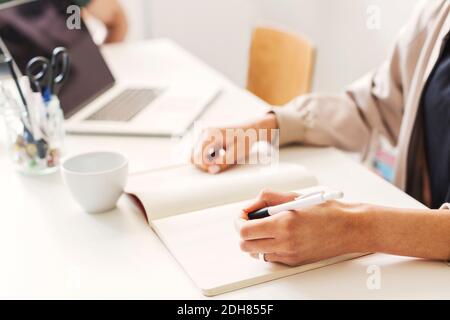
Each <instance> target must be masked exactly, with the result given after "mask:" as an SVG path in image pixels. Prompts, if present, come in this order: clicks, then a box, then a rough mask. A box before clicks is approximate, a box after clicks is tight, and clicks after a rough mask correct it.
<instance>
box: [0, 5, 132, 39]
mask: <svg viewBox="0 0 450 320" xmlns="http://www.w3.org/2000/svg"><path fill="white" fill-rule="evenodd" d="M54 1H57V0H54ZM7 2H11V0H0V4H3V3H7ZM73 3H74V4H76V5H79V6H80V7H82V8H83V9H82V15H83V17H84V18H89V17H94V18H95V19H97V20H98V21H100V22H101V23H102V24H103V25H104V26H105V28H106V38H105V40H104V42H105V43H115V42H121V41H123V40H124V39H125V37H126V35H127V31H128V22H127V17H126V15H125V12H124V10H123V8H122V6H121V5H120V3H119V1H118V0H74V1H73Z"/></svg>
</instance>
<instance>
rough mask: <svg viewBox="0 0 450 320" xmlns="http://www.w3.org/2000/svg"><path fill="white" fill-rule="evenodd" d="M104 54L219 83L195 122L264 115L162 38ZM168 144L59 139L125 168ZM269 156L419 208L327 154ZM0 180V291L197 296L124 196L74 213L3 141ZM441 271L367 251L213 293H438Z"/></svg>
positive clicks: (134, 72)
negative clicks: (141, 57)
mask: <svg viewBox="0 0 450 320" xmlns="http://www.w3.org/2000/svg"><path fill="white" fill-rule="evenodd" d="M136 46H137V47H136ZM136 50H145V51H146V53H147V57H148V59H149V60H150V61H152V63H151V65H152V68H148V70H142V69H141V68H139V61H136V60H134V61H133V60H131V61H133V62H132V63H130V60H127V59H123V58H124V57H125V56H132V55H133V52H136ZM104 53H105V55H106V57H107V60H108V61H109V62H110V64H111V67H112V68H113V70H114V73H115V74H116V75H120V74H122V75H126V78H127V79H130V78H133V77H134V78H136V77H139V75H140V74H142V73H143V72H147V73H150V74H151V76H152V77H154V79H155V82H156V83H157V82H158V81H160V80H164V81H166V82H167V83H173V82H177V81H184V80H189V79H190V78H191V77H199V78H202V79H209V80H211V81H219V82H220V83H222V85H223V88H224V92H223V93H222V95H221V96H220V97H219V99H218V100H217V101H216V102H215V103H214V105H213V106H212V107H211V108H210V109H209V110H208V112H207V113H206V114H205V116H204V118H203V119H204V120H205V121H206V122H207V123H211V124H214V123H220V122H222V121H224V120H227V122H235V121H236V120H238V119H237V118H236V115H242V114H245V115H247V116H255V115H256V114H258V113H262V112H264V107H263V104H262V103H261V102H260V101H259V100H258V99H256V98H254V97H252V96H251V95H249V94H247V93H246V92H245V91H243V90H241V89H238V88H237V87H235V86H234V85H232V84H231V83H230V82H229V81H228V80H226V79H225V78H224V77H223V76H221V75H220V74H219V73H217V72H216V71H214V70H212V69H211V68H209V67H208V66H206V65H205V64H203V63H202V62H201V61H199V60H198V59H197V58H195V57H193V56H192V55H190V54H189V53H187V52H186V51H185V50H183V49H181V48H180V47H178V46H177V45H175V44H173V43H172V42H170V41H168V40H151V41H147V42H143V43H140V44H137V45H136V44H135V45H134V47H133V46H128V45H117V46H112V47H108V48H105V49H104ZM237 111H239V113H238V112H237ZM174 143H175V142H174V141H172V140H170V139H155V138H131V137H128V138H126V137H80V136H78V137H76V136H69V137H68V139H67V147H68V151H69V153H78V152H83V151H91V150H98V149H103V150H106V149H108V150H117V151H120V152H123V153H125V154H126V155H127V156H128V157H129V158H130V160H131V170H132V171H137V170H139V171H140V170H144V169H149V168H152V167H160V166H164V165H168V164H170V163H171V162H172V160H171V159H172V153H173V152H172V149H173V146H174ZM281 159H282V160H283V161H291V162H297V163H300V164H302V165H304V166H306V167H307V168H308V169H309V170H311V171H312V172H314V173H315V174H316V175H317V177H318V179H319V181H320V183H321V184H324V185H330V186H333V187H337V188H340V189H342V190H343V191H344V192H346V194H347V195H348V196H350V197H352V198H353V199H355V200H357V201H362V202H375V203H380V204H386V205H392V206H409V207H415V206H419V205H418V204H417V203H416V202H415V201H414V200H412V199H411V198H409V197H408V196H407V195H405V194H404V193H403V192H401V191H399V190H398V189H396V188H394V187H393V186H391V185H389V184H388V183H386V182H384V181H383V180H382V179H380V178H378V177H377V176H375V175H374V174H372V173H370V172H369V171H367V170H366V169H365V168H364V167H362V166H360V165H359V164H358V163H356V162H355V161H353V160H351V159H350V158H348V157H347V156H346V155H344V154H342V153H340V152H338V151H336V150H333V149H314V148H301V147H291V148H288V149H285V150H284V151H283V152H282V154H281ZM0 176H1V177H2V179H1V180H0V194H1V197H0V199H1V206H0V208H1V209H0V254H1V258H0V298H63V299H64V298H87V299H90V298H125V299H128V298H134V299H202V298H204V297H203V296H202V295H201V293H200V291H199V290H198V289H197V288H196V287H195V286H194V285H193V283H192V282H191V280H190V279H189V278H188V277H187V276H186V274H185V273H184V272H183V270H182V269H181V268H180V267H179V266H178V264H177V263H176V262H175V260H174V259H173V258H172V257H171V255H170V254H169V253H168V251H167V250H166V249H165V248H164V246H163V245H162V244H161V242H160V241H159V240H158V238H157V237H156V236H155V234H154V233H153V232H152V231H151V229H150V228H149V227H148V225H147V224H146V222H145V220H144V218H143V217H142V215H140V214H139V213H138V212H136V211H135V209H133V208H132V207H131V206H129V205H128V202H127V201H126V199H122V200H121V201H120V203H119V207H118V209H116V210H115V211H113V212H109V213H105V214H97V215H91V214H86V213H84V212H83V211H82V210H81V209H80V208H79V207H78V205H77V204H76V203H75V202H74V201H73V200H72V198H71V197H70V195H69V193H68V191H67V190H66V189H65V188H64V186H63V184H62V182H61V179H60V177H59V175H58V174H55V175H53V176H48V177H42V178H32V177H25V176H22V175H20V174H17V173H15V172H14V171H13V169H12V167H11V164H10V163H9V159H8V158H7V155H6V154H5V148H4V147H3V146H2V147H1V148H0ZM152 187H154V186H151V185H150V186H149V188H152ZM231 263H232V262H231ZM373 264H375V265H378V266H379V267H380V268H381V289H380V290H369V289H368V288H367V286H366V281H367V279H368V274H367V273H366V271H367V267H368V266H370V265H373ZM449 274H450V268H449V267H448V266H446V265H445V264H444V263H442V262H430V261H423V260H417V259H411V258H403V257H396V256H389V255H384V254H375V255H371V256H367V257H364V258H360V259H357V260H353V261H349V262H344V263H340V264H337V265H334V266H330V267H326V268H322V269H319V270H314V271H310V272H307V273H303V274H299V275H295V276H291V277H288V278H284V279H281V280H277V281H273V282H269V283H265V284H261V285H258V286H254V287H251V288H247V289H243V290H239V291H236V292H233V293H229V294H225V295H221V296H218V297H217V298H223V299H317V298H327V299H328V298H331V299H341V298H342V299H347V298H354V299H366V298H367V299H372V298H382V299H390V298H450V276H449Z"/></svg>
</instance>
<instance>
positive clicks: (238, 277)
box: [152, 201, 361, 296]
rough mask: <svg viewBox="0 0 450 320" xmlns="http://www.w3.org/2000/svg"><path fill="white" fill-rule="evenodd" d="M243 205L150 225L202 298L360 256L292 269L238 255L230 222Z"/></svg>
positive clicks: (238, 251) (213, 209)
mask: <svg viewBox="0 0 450 320" xmlns="http://www.w3.org/2000/svg"><path fill="white" fill-rule="evenodd" d="M246 203H248V201H246V202H239V203H234V204H230V205H225V206H221V207H216V208H212V209H206V210H201V211H197V212H193V213H187V214H182V215H178V216H173V217H169V218H163V219H159V220H154V221H153V222H152V227H153V228H154V230H155V231H156V232H157V234H158V236H159V237H160V238H161V240H162V241H163V242H164V244H165V245H166V246H167V248H168V249H169V250H170V252H171V253H172V255H173V256H174V257H175V258H176V259H177V261H178V263H179V264H180V265H181V266H182V267H183V269H184V270H185V272H187V273H188V275H189V276H190V277H191V279H192V280H193V281H194V282H195V284H196V285H197V286H198V287H199V288H200V289H201V290H202V293H203V294H204V295H206V296H213V295H217V294H221V293H224V292H228V291H233V290H237V289H239V288H243V287H247V286H251V285H254V284H258V283H262V282H265V281H270V280H273V279H276V278H281V277H285V276H288V275H292V274H296V273H300V272H304V271H307V270H311V269H315V268H319V267H323V266H326V265H329V264H333V263H336V262H339V261H344V260H348V259H350V258H354V257H356V256H361V254H358V255H347V256H344V257H338V258H334V259H330V260H327V261H321V262H318V263H314V264H310V265H305V266H301V267H296V268H290V267H287V266H282V265H279V264H272V263H266V262H263V261H260V260H256V259H253V258H251V257H250V256H249V255H248V254H246V253H243V252H242V251H240V248H239V237H238V234H237V232H236V230H235V228H234V220H235V219H236V217H238V216H239V213H240V211H241V210H242V209H243V208H244V207H245V204H246Z"/></svg>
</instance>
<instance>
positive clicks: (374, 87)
mask: <svg viewBox="0 0 450 320" xmlns="http://www.w3.org/2000/svg"><path fill="white" fill-rule="evenodd" d="M419 13H420V11H419ZM426 23H427V21H426V19H422V18H421V15H420V14H418V15H417V14H416V15H415V17H414V18H413V19H411V21H410V22H409V24H408V25H407V26H406V27H405V28H404V29H403V31H402V32H401V34H400V36H399V37H398V39H397V41H396V45H395V47H394V50H393V51H392V53H391V55H390V57H389V58H388V59H387V60H386V61H385V62H384V63H383V64H382V65H381V66H380V67H379V68H377V69H376V70H374V71H373V72H370V73H369V74H367V75H366V76H365V77H363V78H362V79H361V80H359V81H357V82H355V83H354V84H353V85H351V86H350V87H349V88H348V89H347V91H346V92H345V93H344V94H342V95H327V94H308V95H304V96H300V97H298V98H296V99H294V100H293V101H292V102H291V103H289V104H288V105H286V106H285V107H282V108H274V109H273V113H274V114H275V116H273V115H272V116H271V115H268V116H266V117H265V118H264V119H261V120H259V121H255V122H253V123H249V124H246V125H243V126H242V127H243V128H261V127H263V128H279V129H280V145H286V144H290V143H303V144H306V145H314V146H334V147H337V148H340V149H342V150H346V151H353V152H361V153H362V154H366V152H367V151H368V148H369V145H370V141H371V138H372V134H373V133H374V132H377V133H379V134H382V135H384V136H386V137H387V138H388V139H389V140H390V142H391V143H392V144H393V145H396V144H397V140H398V136H399V131H400V125H401V121H402V117H403V105H404V96H403V88H404V83H403V81H402V80H403V79H405V77H411V76H412V75H406V74H401V71H400V70H401V69H402V68H401V66H402V65H414V64H415V62H416V61H415V60H417V56H418V55H417V54H409V51H408V50H405V49H404V48H406V47H408V48H410V47H414V48H420V47H421V41H422V42H423V41H424V40H423V39H424V37H419V36H418V35H419V34H420V33H421V32H423V31H424V30H425V29H426V28H425V27H426ZM400 48H403V50H401V49H400ZM355 54H357V53H355ZM336 63H338V61H336ZM403 69H406V68H403ZM210 140H211V139H210V138H208V137H206V138H205V139H203V141H202V142H201V145H203V147H206V148H210V146H211V144H210V143H209V142H210ZM226 143H227V144H224V145H223V147H224V149H225V150H231V149H233V148H235V147H236V146H235V145H233V142H226ZM198 150H201V148H197V149H196V150H194V152H195V151H197V152H198ZM224 156H225V155H224ZM199 158H200V157H199V156H196V157H195V159H199ZM195 165H197V166H198V167H199V168H200V169H202V170H205V171H209V170H208V169H209V168H210V167H211V166H214V165H215V163H214V161H211V160H210V159H207V158H203V161H202V162H201V163H198V161H197V163H195ZM231 165H232V164H231ZM229 166H230V164H227V165H221V167H222V170H224V169H226V168H227V167H229Z"/></svg>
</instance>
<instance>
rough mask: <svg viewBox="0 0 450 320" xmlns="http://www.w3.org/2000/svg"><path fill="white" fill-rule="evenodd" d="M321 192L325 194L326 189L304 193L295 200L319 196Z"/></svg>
mask: <svg viewBox="0 0 450 320" xmlns="http://www.w3.org/2000/svg"><path fill="white" fill-rule="evenodd" d="M319 194H321V195H323V194H325V191H312V192H309V193H305V194H304V195H301V196H300V197H298V198H296V199H295V200H301V199H306V198H309V197H313V196H317V195H319Z"/></svg>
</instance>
